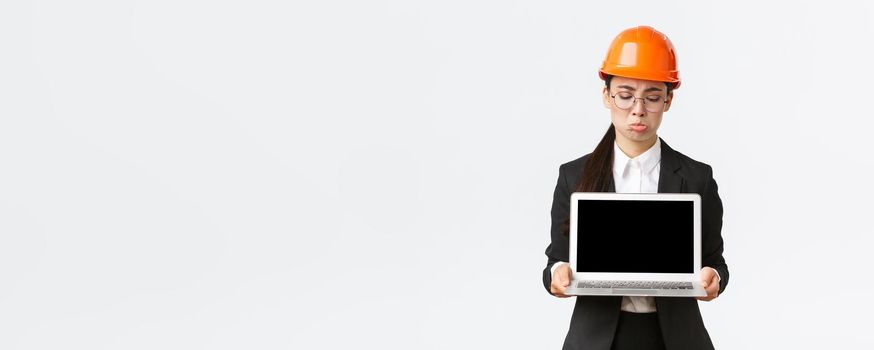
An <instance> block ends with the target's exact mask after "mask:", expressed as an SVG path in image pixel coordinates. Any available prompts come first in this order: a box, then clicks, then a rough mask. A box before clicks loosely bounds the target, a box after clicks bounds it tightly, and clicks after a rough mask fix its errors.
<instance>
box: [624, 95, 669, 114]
mask: <svg viewBox="0 0 874 350" xmlns="http://www.w3.org/2000/svg"><path fill="white" fill-rule="evenodd" d="M610 97H612V98H613V104H614V105H615V106H616V108H619V109H630V108H631V107H632V106H634V103H635V102H637V100H641V101H640V103H643V107H644V108H646V110H647V111H649V112H653V113H655V112H661V111H663V110H664V108H665V104H666V103H668V100H667V98H665V97H664V96H662V95H649V96H646V97H634V95H633V94H631V93H630V92H627V91H620V92H618V93H616V95H611V96H610Z"/></svg>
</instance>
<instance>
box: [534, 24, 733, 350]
mask: <svg viewBox="0 0 874 350" xmlns="http://www.w3.org/2000/svg"><path fill="white" fill-rule="evenodd" d="M599 75H600V77H601V79H603V80H604V82H605V87H604V89H603V93H602V94H603V102H604V106H605V107H606V108H607V109H609V110H610V115H611V119H612V124H611V125H610V127H609V129H608V130H607V133H606V134H605V135H604V137H603V138H602V139H601V142H600V143H599V144H598V146H597V147H596V148H595V150H594V151H593V152H592V153H590V154H587V155H585V156H583V157H580V158H578V159H576V160H573V161H570V162H568V163H565V164H562V165H561V167H559V178H558V183H557V184H556V187H555V194H554V198H553V203H552V230H551V243H550V244H549V246H548V247H547V248H546V256H547V257H548V260H547V264H546V268H545V269H544V270H543V285H544V287H546V290H547V291H548V292H549V293H550V294H552V295H554V296H556V297H559V298H566V297H568V295H565V294H564V292H565V289H566V287H567V286H568V284H569V283H570V279H571V273H572V272H571V268H570V266H569V265H568V264H567V263H566V262H567V261H568V254H569V251H568V243H569V242H568V217H569V214H570V208H569V206H570V194H571V193H572V192H631V193H655V192H659V193H681V192H688V193H698V194H700V195H701V198H702V203H701V205H702V227H701V233H702V255H701V256H702V266H704V267H703V268H702V271H701V274H700V275H701V279H702V281H701V283H702V286H703V287H704V289H705V290H706V291H707V296H706V297H699V298H696V299H698V300H701V301H710V300H713V299H714V298H716V297H717V296H718V295H719V294H720V293H722V291H724V290H725V287H726V285H728V266H727V265H726V263H725V259H724V258H723V257H722V251H723V244H722V234H721V231H722V201H721V200H720V199H719V194H718V193H717V185H716V181H714V180H713V172H712V169H711V167H710V166H709V165H707V164H704V163H701V162H698V161H695V160H693V159H691V158H689V157H687V156H685V155H683V154H681V153H679V152H677V151H675V150H673V149H672V148H671V147H670V146H668V144H667V143H665V142H664V140H661V139H660V138H659V137H658V135H657V133H656V131H657V130H658V128H659V125H661V121H662V115H663V113H664V112H667V111H668V109H670V107H671V102H672V101H673V96H674V95H673V91H674V90H675V89H677V88H678V87H679V86H680V79H679V76H678V73H677V66H676V56H675V54H674V47H673V44H671V41H670V40H669V39H668V38H667V37H666V36H665V35H664V34H662V33H660V32H658V31H656V30H655V29H653V28H651V27H645V26H641V27H636V28H631V29H628V30H625V31H623V32H622V33H620V34H619V35H618V36H617V37H616V39H614V40H613V43H612V44H611V47H610V49H609V51H608V52H607V57H606V59H605V60H604V64H603V65H602V67H601V70H600V73H599ZM581 224H584V223H581ZM563 348H564V349H604V350H607V349H712V348H713V344H712V342H711V340H710V336H709V335H708V334H707V330H706V329H705V327H704V323H703V321H702V319H701V313H700V311H699V309H698V303H697V301H696V300H695V299H692V298H659V297H631V296H625V297H620V296H615V297H602V296H580V297H577V299H576V305H575V306H574V311H573V316H572V317H571V324H570V329H569V330H568V333H567V337H566V338H565V342H564V347H563Z"/></svg>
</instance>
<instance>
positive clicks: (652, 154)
mask: <svg viewBox="0 0 874 350" xmlns="http://www.w3.org/2000/svg"><path fill="white" fill-rule="evenodd" d="M661 161H662V147H661V140H659V139H658V138H656V142H655V144H653V145H652V147H650V148H649V149H648V150H646V151H645V152H643V153H641V154H640V155H638V156H637V157H634V158H629V157H628V155H626V154H625V152H623V151H622V149H620V148H619V145H618V144H616V142H615V141H614V142H613V182H614V184H615V185H616V193H658V191H659V171H660V170H661ZM561 264H566V262H558V263H555V264H553V265H552V268H551V273H552V274H553V275H554V274H555V269H556V268H557V267H558V266H559V265H561ZM713 271H714V272H715V271H716V270H713ZM716 276H717V277H716V278H717V281H718V278H719V273H716ZM621 309H622V311H628V312H638V313H646V312H656V304H655V297H635V296H623V297H622V306H621Z"/></svg>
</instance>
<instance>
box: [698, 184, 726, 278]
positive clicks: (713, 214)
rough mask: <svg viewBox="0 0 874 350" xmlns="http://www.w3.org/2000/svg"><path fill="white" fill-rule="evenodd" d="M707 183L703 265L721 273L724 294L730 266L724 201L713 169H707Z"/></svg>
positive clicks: (703, 202)
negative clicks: (724, 253)
mask: <svg viewBox="0 0 874 350" xmlns="http://www.w3.org/2000/svg"><path fill="white" fill-rule="evenodd" d="M706 178H707V183H706V184H705V185H704V193H702V194H701V216H702V222H701V233H702V244H701V250H702V254H701V259H702V261H701V264H702V265H703V266H709V267H712V268H714V269H716V271H717V272H718V273H719V278H720V280H719V293H720V294H722V292H723V291H725V288H726V287H727V286H728V265H727V264H726V263H725V258H723V256H722V251H723V249H724V247H723V241H722V200H721V199H719V192H718V190H719V187H718V186H717V184H716V180H714V179H713V169H712V168H710V167H708V168H707V177H706Z"/></svg>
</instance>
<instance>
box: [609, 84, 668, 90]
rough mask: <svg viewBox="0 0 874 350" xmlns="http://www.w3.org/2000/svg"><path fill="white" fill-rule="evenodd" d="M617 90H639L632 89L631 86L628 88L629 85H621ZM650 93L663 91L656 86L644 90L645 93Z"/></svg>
mask: <svg viewBox="0 0 874 350" xmlns="http://www.w3.org/2000/svg"><path fill="white" fill-rule="evenodd" d="M616 88H618V89H628V90H631V91H637V89H635V88H633V87H631V86H628V85H619V86H617V87H616ZM650 91H662V89H659V88H657V87H655V86H652V87H649V88H647V89H646V90H643V92H650Z"/></svg>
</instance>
